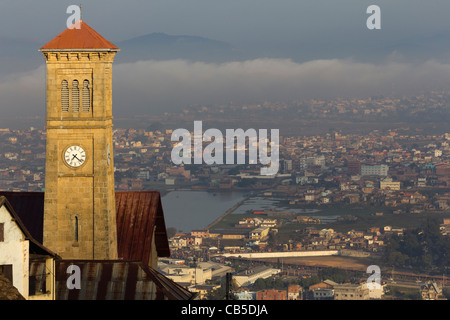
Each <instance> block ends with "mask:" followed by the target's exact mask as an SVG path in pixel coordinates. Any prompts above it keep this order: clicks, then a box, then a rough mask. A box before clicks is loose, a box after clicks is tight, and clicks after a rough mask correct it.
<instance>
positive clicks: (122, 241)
mask: <svg viewBox="0 0 450 320" xmlns="http://www.w3.org/2000/svg"><path fill="white" fill-rule="evenodd" d="M115 195H116V217H117V246H118V254H119V257H120V258H122V259H124V260H133V261H142V262H144V263H148V262H149V259H150V254H151V243H152V235H153V234H154V235H155V244H156V250H157V251H158V256H159V257H169V256H170V249H169V243H168V240H167V233H166V225H165V222H164V213H163V208H162V204H161V196H160V193H159V192H158V191H124V192H116V194H115ZM0 196H5V197H6V198H7V199H8V201H9V202H10V203H11V205H12V207H13V208H14V210H15V212H17V215H18V216H19V217H20V219H21V220H22V221H23V224H24V225H25V226H26V228H27V229H28V231H29V232H30V234H31V235H32V237H33V238H34V239H36V240H37V241H38V242H40V243H43V224H44V223H43V221H44V192H0Z"/></svg>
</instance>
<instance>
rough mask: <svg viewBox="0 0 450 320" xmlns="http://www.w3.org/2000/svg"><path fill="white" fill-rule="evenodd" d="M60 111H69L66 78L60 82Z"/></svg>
mask: <svg viewBox="0 0 450 320" xmlns="http://www.w3.org/2000/svg"><path fill="white" fill-rule="evenodd" d="M61 111H62V112H69V85H68V83H67V80H63V81H62V83H61Z"/></svg>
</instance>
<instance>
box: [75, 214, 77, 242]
mask: <svg viewBox="0 0 450 320" xmlns="http://www.w3.org/2000/svg"><path fill="white" fill-rule="evenodd" d="M75 241H76V242H78V217H75Z"/></svg>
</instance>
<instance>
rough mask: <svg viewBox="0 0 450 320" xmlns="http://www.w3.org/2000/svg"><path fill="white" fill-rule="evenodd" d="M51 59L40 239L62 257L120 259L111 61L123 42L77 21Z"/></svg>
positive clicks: (53, 47) (47, 52) (50, 48)
mask: <svg viewBox="0 0 450 320" xmlns="http://www.w3.org/2000/svg"><path fill="white" fill-rule="evenodd" d="M40 51H41V52H42V53H43V54H44V56H45V60H46V65H47V118H46V131H47V145H46V168H45V200H44V234H43V244H44V245H45V246H46V247H48V248H49V249H51V250H53V251H54V252H56V253H57V254H59V255H60V256H61V257H62V258H64V259H90V260H104V259H117V224H116V210H115V190H114V166H113V157H112V156H111V154H112V146H113V141H112V127H113V124H112V119H113V117H112V94H111V86H112V63H113V60H114V56H115V55H116V53H117V52H118V51H119V48H117V47H116V46H114V45H113V44H112V43H110V42H109V41H107V40H106V39H104V38H103V37H102V36H101V35H99V34H98V33H97V32H96V31H95V30H94V29H92V28H91V27H90V26H89V25H87V24H86V23H85V22H84V21H82V20H79V21H77V22H76V23H75V24H74V25H73V26H72V27H71V28H67V29H66V30H64V31H63V32H62V33H61V34H59V35H58V36H57V37H56V38H54V39H53V40H51V41H50V42H49V43H47V44H46V45H45V46H43V47H42V48H41V49H40Z"/></svg>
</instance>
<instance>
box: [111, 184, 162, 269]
mask: <svg viewBox="0 0 450 320" xmlns="http://www.w3.org/2000/svg"><path fill="white" fill-rule="evenodd" d="M116 213H117V238H118V239H120V241H119V242H118V244H117V245H118V255H119V257H120V258H123V259H126V260H135V261H142V262H144V263H148V261H149V259H150V254H151V244H152V240H153V239H152V236H153V235H154V236H155V244H156V248H157V251H158V256H159V257H169V256H170V249H169V243H168V240H167V233H166V225H165V222H164V214H163V209H162V204H161V196H160V193H159V192H157V191H128V192H116Z"/></svg>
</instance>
